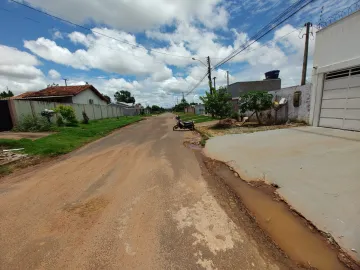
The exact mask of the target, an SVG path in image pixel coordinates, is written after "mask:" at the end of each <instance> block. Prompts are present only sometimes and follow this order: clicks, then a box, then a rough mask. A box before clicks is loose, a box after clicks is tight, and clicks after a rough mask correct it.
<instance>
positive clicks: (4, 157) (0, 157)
mask: <svg viewBox="0 0 360 270" xmlns="http://www.w3.org/2000/svg"><path fill="white" fill-rule="evenodd" d="M21 150H23V148H22V149H6V150H3V151H2V152H0V165H6V164H9V163H12V162H15V161H18V160H20V159H23V158H25V157H27V156H28V155H27V154H21V153H15V152H18V151H21Z"/></svg>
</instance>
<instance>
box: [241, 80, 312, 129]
mask: <svg viewBox="0 0 360 270" xmlns="http://www.w3.org/2000/svg"><path fill="white" fill-rule="evenodd" d="M297 91H299V92H301V98H300V104H299V107H295V106H294V102H293V100H294V93H295V92H297ZM268 93H269V94H272V95H273V101H275V100H276V101H280V100H281V98H286V100H287V104H286V105H284V106H283V107H281V108H280V109H279V110H278V112H277V122H280V123H281V122H286V121H287V120H291V121H301V122H306V123H309V115H310V103H311V84H307V85H303V86H292V87H287V88H281V89H278V90H275V91H269V92H268ZM252 113H253V112H247V113H245V116H251V115H252ZM275 113H276V112H275V110H274V109H271V110H268V111H264V112H262V113H261V119H262V120H263V121H264V122H270V123H273V122H274V120H275ZM250 120H254V121H256V116H255V115H253V116H252V118H251V119H250Z"/></svg>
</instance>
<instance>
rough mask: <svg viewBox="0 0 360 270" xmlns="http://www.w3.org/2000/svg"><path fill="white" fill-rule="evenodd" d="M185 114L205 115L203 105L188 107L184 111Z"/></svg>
mask: <svg viewBox="0 0 360 270" xmlns="http://www.w3.org/2000/svg"><path fill="white" fill-rule="evenodd" d="M184 111H185V113H192V114H196V115H202V114H205V105H204V104H195V105H189V106H188V107H186V108H185V109H184Z"/></svg>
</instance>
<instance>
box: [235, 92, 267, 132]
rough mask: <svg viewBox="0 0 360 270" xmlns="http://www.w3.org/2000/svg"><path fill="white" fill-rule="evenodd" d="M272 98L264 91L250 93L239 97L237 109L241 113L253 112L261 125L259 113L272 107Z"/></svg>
mask: <svg viewBox="0 0 360 270" xmlns="http://www.w3.org/2000/svg"><path fill="white" fill-rule="evenodd" d="M272 98H273V96H272V95H271V94H269V93H268V92H265V91H251V92H248V93H246V94H244V95H242V96H241V98H240V101H239V102H240V104H239V109H240V111H241V113H245V112H247V111H251V112H254V113H255V115H256V118H257V120H258V122H259V124H260V125H262V122H261V119H260V117H259V112H262V111H265V110H269V109H270V108H271V107H272Z"/></svg>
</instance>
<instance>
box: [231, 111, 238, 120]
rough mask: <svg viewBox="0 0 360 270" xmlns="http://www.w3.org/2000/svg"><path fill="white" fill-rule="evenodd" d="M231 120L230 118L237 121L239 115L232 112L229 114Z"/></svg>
mask: <svg viewBox="0 0 360 270" xmlns="http://www.w3.org/2000/svg"><path fill="white" fill-rule="evenodd" d="M231 118H232V119H235V120H236V121H239V119H240V115H239V113H238V112H233V113H232V114H231Z"/></svg>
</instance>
